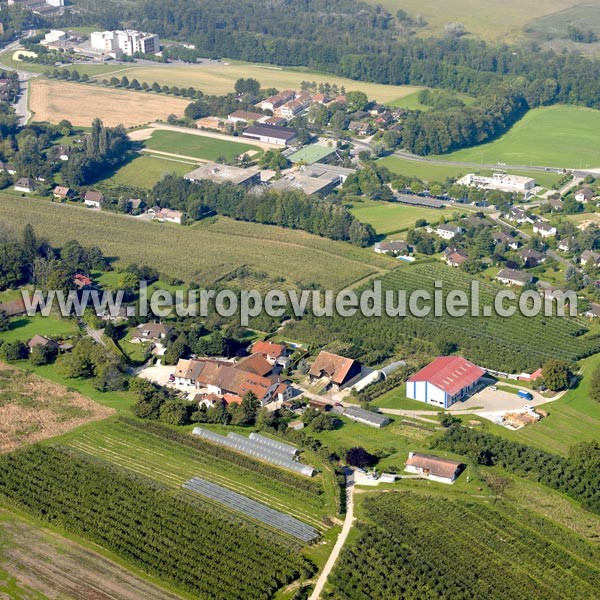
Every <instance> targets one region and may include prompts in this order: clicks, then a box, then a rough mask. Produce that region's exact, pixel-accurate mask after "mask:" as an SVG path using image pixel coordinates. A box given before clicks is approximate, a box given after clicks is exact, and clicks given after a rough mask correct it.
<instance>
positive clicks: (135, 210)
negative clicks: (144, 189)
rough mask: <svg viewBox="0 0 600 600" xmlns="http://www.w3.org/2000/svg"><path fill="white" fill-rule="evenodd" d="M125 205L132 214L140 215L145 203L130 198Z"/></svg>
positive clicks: (138, 199) (139, 199)
mask: <svg viewBox="0 0 600 600" xmlns="http://www.w3.org/2000/svg"><path fill="white" fill-rule="evenodd" d="M127 204H128V205H129V206H128V208H129V210H130V212H131V213H132V214H140V213H141V212H142V211H143V210H144V208H145V207H146V203H145V202H144V201H143V200H142V199H141V198H131V199H130V200H129V201H128V202H127Z"/></svg>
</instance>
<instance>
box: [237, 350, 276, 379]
mask: <svg viewBox="0 0 600 600" xmlns="http://www.w3.org/2000/svg"><path fill="white" fill-rule="evenodd" d="M235 367H236V368H237V369H241V370H242V371H246V373H253V374H254V375H260V376H261V377H266V376H267V375H270V374H271V372H272V371H273V365H272V364H271V363H270V362H269V361H268V360H267V359H266V358H265V357H264V356H263V355H262V354H251V355H250V356H246V357H245V358H242V359H241V360H240V361H238V362H237V363H236V364H235Z"/></svg>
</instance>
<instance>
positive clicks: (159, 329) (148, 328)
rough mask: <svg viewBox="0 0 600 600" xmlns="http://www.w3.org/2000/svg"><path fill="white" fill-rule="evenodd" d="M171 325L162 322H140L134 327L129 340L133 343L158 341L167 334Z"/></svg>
mask: <svg viewBox="0 0 600 600" xmlns="http://www.w3.org/2000/svg"><path fill="white" fill-rule="evenodd" d="M171 329H172V328H171V327H169V326H167V325H163V324H162V323H142V324H141V325H138V326H137V327H136V329H135V333H134V334H133V336H132V338H131V341H132V342H133V343H134V344H135V343H141V342H159V341H160V340H163V339H164V338H166V337H167V335H169V332H170V331H171Z"/></svg>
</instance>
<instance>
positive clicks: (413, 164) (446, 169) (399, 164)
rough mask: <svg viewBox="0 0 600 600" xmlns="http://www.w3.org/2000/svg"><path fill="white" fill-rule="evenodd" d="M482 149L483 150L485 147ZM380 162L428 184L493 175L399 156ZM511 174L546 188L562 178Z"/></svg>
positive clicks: (539, 173) (534, 173)
mask: <svg viewBox="0 0 600 600" xmlns="http://www.w3.org/2000/svg"><path fill="white" fill-rule="evenodd" d="M480 147H481V148H482V147H483V146H480ZM473 151H474V150H473ZM439 158H444V157H439ZM478 160H479V159H478ZM379 162H380V164H382V165H383V166H385V167H387V168H388V169H389V170H390V171H392V173H397V174H398V175H405V176H407V177H417V178H418V179H422V180H423V181H428V182H431V181H445V180H446V179H447V178H451V179H457V178H459V177H461V176H462V175H466V174H467V173H478V174H480V175H486V176H490V175H491V174H492V171H491V169H482V168H479V167H469V166H466V165H465V166H464V167H463V166H455V165H440V164H435V163H428V162H419V161H414V160H408V159H404V158H399V157H398V156H388V157H386V158H382V159H381V160H380V161H379ZM479 162H481V161H479ZM484 162H485V161H484ZM510 173H512V174H514V175H524V176H525V177H533V178H534V179H535V180H536V182H537V183H538V184H539V185H541V186H543V187H546V188H551V187H552V186H553V185H554V184H555V183H556V182H557V181H558V180H559V179H560V177H561V175H559V174H557V173H552V172H545V171H527V170H520V169H511V170H510Z"/></svg>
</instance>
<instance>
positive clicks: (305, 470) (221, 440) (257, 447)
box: [192, 427, 316, 477]
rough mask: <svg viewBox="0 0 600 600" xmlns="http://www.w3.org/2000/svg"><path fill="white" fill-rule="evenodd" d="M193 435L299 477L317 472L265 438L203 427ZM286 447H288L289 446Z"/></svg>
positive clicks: (195, 428)
mask: <svg viewBox="0 0 600 600" xmlns="http://www.w3.org/2000/svg"><path fill="white" fill-rule="evenodd" d="M192 433H193V434H194V435H197V436H199V437H201V438H204V439H205V440H208V441H209V442H213V443H215V444H219V445H221V446H227V447H228V448H231V449H232V450H235V451H236V452H241V453H242V454H246V455H248V456H252V457H254V458H257V459H259V460H263V461H265V462H268V463H271V464H272V465H276V466H278V467H281V468H282V469H287V470H288V471H293V472H294V473H298V474H299V475H305V476H306V477H312V476H313V475H314V474H315V472H316V471H315V469H313V467H311V466H309V465H303V464H302V463H300V462H297V461H295V460H293V455H292V454H291V453H290V452H289V451H281V450H279V449H277V448H275V447H272V446H270V445H267V444H266V443H265V442H264V441H263V440H268V441H273V440H270V439H269V438H265V437H264V436H259V438H260V439H256V438H253V439H250V438H247V437H245V436H243V435H239V434H238V433H233V432H230V433H228V434H227V436H224V435H219V434H218V433H214V432H213V431H209V430H208V429H203V428H202V427H194V430H193V431H192ZM285 445H286V446H287V445H288V444H285ZM290 447H292V446H290Z"/></svg>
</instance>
